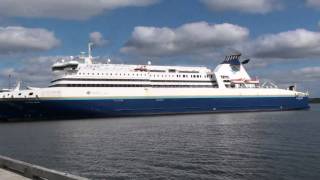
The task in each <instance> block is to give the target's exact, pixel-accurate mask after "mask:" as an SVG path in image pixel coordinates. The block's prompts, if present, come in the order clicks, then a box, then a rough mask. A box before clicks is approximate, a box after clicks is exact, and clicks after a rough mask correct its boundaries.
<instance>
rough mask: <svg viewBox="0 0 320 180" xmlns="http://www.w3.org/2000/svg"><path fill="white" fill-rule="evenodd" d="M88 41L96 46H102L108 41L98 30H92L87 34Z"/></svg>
mask: <svg viewBox="0 0 320 180" xmlns="http://www.w3.org/2000/svg"><path fill="white" fill-rule="evenodd" d="M89 38H90V42H92V43H93V44H94V45H96V46H103V45H105V44H107V43H108V41H107V40H106V39H104V37H103V35H102V34H101V33H100V32H92V33H90V34H89Z"/></svg>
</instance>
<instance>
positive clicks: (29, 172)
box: [0, 156, 88, 180]
mask: <svg viewBox="0 0 320 180" xmlns="http://www.w3.org/2000/svg"><path fill="white" fill-rule="evenodd" d="M0 179H1V180H2V179H10V180H29V179H40V180H42V179H43V180H44V179H46V180H88V179H87V178H83V177H80V176H75V175H72V174H68V173H63V172H59V171H55V170H52V169H48V168H44V167H41V166H37V165H33V164H29V163H26V162H22V161H18V160H15V159H11V158H8V157H4V156H0Z"/></svg>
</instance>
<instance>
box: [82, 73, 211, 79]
mask: <svg viewBox="0 0 320 180" xmlns="http://www.w3.org/2000/svg"><path fill="white" fill-rule="evenodd" d="M78 75H90V73H78ZM91 75H101V76H103V75H106V76H109V74H108V73H106V74H104V73H96V74H95V73H91ZM130 75H131V76H148V75H147V74H126V73H124V74H121V73H120V74H119V76H130ZM110 76H112V73H110ZM114 76H118V74H117V73H115V74H114ZM151 77H152V75H151ZM153 77H175V76H174V75H155V74H154V75H153ZM176 77H178V78H180V77H183V78H188V77H189V76H188V75H185V74H184V75H176ZM203 77H204V78H213V75H205V76H203ZM191 78H202V75H191Z"/></svg>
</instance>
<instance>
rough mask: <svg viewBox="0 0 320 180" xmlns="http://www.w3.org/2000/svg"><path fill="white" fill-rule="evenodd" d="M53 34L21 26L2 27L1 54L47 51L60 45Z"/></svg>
mask: <svg viewBox="0 0 320 180" xmlns="http://www.w3.org/2000/svg"><path fill="white" fill-rule="evenodd" d="M59 43H60V42H59V40H58V39H57V38H56V37H55V35H54V33H53V32H50V31H48V30H46V29H40V28H25V27H19V26H10V27H0V54H15V53H23V52H30V51H45V50H49V49H52V48H54V47H56V46H57V45H59Z"/></svg>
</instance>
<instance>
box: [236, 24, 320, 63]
mask: <svg viewBox="0 0 320 180" xmlns="http://www.w3.org/2000/svg"><path fill="white" fill-rule="evenodd" d="M239 48H241V49H242V51H244V52H246V53H248V54H250V55H253V56H255V57H259V58H279V59H293V58H310V57H319V56H320V32H313V31H308V30H305V29H297V30H293V31H287V32H281V33H278V34H268V35H263V36H261V37H258V38H257V39H255V40H252V41H251V42H248V43H246V44H244V45H242V46H240V47H239Z"/></svg>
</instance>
